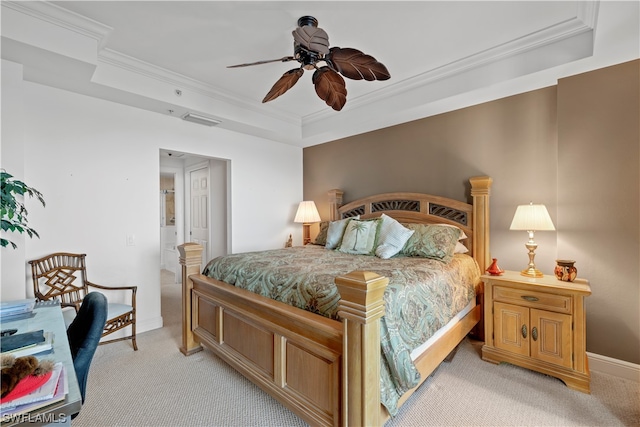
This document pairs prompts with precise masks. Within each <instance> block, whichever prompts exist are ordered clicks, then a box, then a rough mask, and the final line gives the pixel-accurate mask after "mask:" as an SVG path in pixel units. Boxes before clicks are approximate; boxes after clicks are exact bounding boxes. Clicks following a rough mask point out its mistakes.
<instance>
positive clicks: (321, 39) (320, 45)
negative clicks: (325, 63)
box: [292, 25, 329, 55]
mask: <svg viewBox="0 0 640 427" xmlns="http://www.w3.org/2000/svg"><path fill="white" fill-rule="evenodd" d="M292 34H293V39H294V40H295V41H296V42H298V43H300V44H301V45H302V46H304V47H306V48H307V49H309V50H313V51H315V52H319V53H321V54H323V55H326V54H328V53H329V35H328V34H327V33H326V32H325V31H324V30H323V29H322V28H318V27H313V26H311V25H305V26H304V27H298V28H296V29H295V30H293V32H292Z"/></svg>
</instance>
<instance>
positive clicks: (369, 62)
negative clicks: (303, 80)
mask: <svg viewBox="0 0 640 427" xmlns="http://www.w3.org/2000/svg"><path fill="white" fill-rule="evenodd" d="M292 34H293V40H294V41H293V56H285V57H282V58H278V59H270V60H266V61H258V62H251V63H248V64H238V65H230V66H228V67H227V68H238V67H248V66H251V65H259V64H267V63H270V62H289V61H298V62H299V63H300V67H299V68H294V69H292V70H289V71H287V72H286V73H284V74H283V75H282V77H280V79H279V80H278V81H277V82H276V83H275V84H274V85H273V87H272V88H271V90H270V91H269V93H267V95H266V96H265V97H264V99H263V100H262V102H263V103H264V102H269V101H272V100H274V99H276V98H277V97H279V96H280V95H282V94H283V93H285V92H286V91H288V90H289V89H291V88H292V87H293V85H295V84H296V83H297V81H298V79H299V78H300V77H301V76H302V74H303V73H304V70H313V69H315V70H316V71H315V72H314V73H313V78H312V82H313V84H314V86H315V89H316V93H317V94H318V96H319V97H320V98H321V99H322V100H323V101H325V102H326V103H327V105H328V106H330V107H331V108H333V109H334V110H336V111H340V110H342V107H344V105H345V103H346V102H347V87H346V85H345V82H344V79H343V78H342V76H340V74H342V75H343V76H345V77H347V78H350V79H353V80H362V79H364V80H368V81H372V80H387V79H389V78H390V77H391V75H390V74H389V71H388V70H387V67H385V66H384V65H383V64H382V63H380V62H378V61H377V60H376V59H375V58H374V57H373V56H371V55H367V54H365V53H363V52H361V51H359V50H358V49H353V48H349V47H347V48H340V47H331V48H330V47H329V36H328V35H327V33H326V32H325V31H324V30H323V29H322V28H318V20H317V19H316V18H314V17H313V16H303V17H301V18H300V19H298V28H296V29H295V30H293V33H292Z"/></svg>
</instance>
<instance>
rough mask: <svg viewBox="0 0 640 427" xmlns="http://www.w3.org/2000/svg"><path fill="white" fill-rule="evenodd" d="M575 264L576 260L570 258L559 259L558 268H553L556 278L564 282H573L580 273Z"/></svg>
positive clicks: (557, 261)
mask: <svg viewBox="0 0 640 427" xmlns="http://www.w3.org/2000/svg"><path fill="white" fill-rule="evenodd" d="M573 264H575V261H573V260H570V259H557V260H556V268H555V269H554V270H553V272H554V273H555V275H556V278H557V279H558V280H562V281H563V282H573V280H574V279H575V278H576V276H577V274H578V269H576V267H575V266H574V265H573Z"/></svg>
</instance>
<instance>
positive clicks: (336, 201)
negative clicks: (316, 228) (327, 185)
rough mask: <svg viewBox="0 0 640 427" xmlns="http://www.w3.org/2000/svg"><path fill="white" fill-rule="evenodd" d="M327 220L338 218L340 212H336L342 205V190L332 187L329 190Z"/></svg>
mask: <svg viewBox="0 0 640 427" xmlns="http://www.w3.org/2000/svg"><path fill="white" fill-rule="evenodd" d="M328 194H329V220H330V221H337V220H339V219H340V213H339V212H338V208H339V207H340V206H342V195H343V194H344V192H343V191H342V190H338V189H333V190H329V193H328Z"/></svg>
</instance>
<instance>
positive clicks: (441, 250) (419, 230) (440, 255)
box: [402, 224, 461, 263]
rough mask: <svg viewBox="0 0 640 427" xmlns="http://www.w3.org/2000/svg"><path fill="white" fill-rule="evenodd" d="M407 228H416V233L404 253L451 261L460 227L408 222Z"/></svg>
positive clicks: (405, 247)
mask: <svg viewBox="0 0 640 427" xmlns="http://www.w3.org/2000/svg"><path fill="white" fill-rule="evenodd" d="M407 228H409V229H411V230H415V233H413V235H412V236H411V237H410V238H409V241H407V244H406V245H404V248H402V253H403V254H404V255H407V256H416V257H424V258H431V259H437V260H439V261H442V262H444V263H448V262H449V261H451V259H452V258H453V254H454V251H455V248H456V243H457V242H458V238H459V237H460V232H461V230H460V229H459V228H457V227H447V226H443V225H435V224H429V225H425V224H408V225H407Z"/></svg>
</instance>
